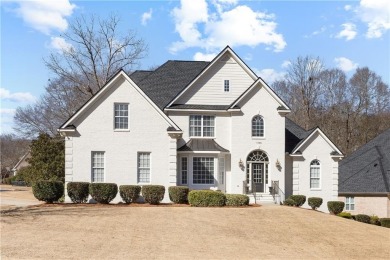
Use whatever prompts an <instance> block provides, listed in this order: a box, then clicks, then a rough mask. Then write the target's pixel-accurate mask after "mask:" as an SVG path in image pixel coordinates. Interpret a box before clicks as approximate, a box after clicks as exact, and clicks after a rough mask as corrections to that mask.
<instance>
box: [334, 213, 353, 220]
mask: <svg viewBox="0 0 390 260" xmlns="http://www.w3.org/2000/svg"><path fill="white" fill-rule="evenodd" d="M337 216H339V217H342V218H347V219H352V214H351V213H349V212H340V213H339V214H337Z"/></svg>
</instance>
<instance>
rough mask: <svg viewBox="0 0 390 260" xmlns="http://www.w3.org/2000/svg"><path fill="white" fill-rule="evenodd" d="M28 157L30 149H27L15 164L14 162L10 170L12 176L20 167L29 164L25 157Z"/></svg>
mask: <svg viewBox="0 0 390 260" xmlns="http://www.w3.org/2000/svg"><path fill="white" fill-rule="evenodd" d="M29 158H31V154H30V151H28V152H27V153H26V154H25V155H23V156H22V157H21V158H20V160H19V162H18V163H17V164H15V166H14V167H13V168H12V170H11V172H12V176H15V175H16V174H17V173H18V171H19V170H20V169H22V168H24V167H27V166H29V165H30V164H29V163H28V161H27V159H29Z"/></svg>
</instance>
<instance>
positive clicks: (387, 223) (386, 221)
mask: <svg viewBox="0 0 390 260" xmlns="http://www.w3.org/2000/svg"><path fill="white" fill-rule="evenodd" d="M379 221H380V222H381V226H382V227H387V228H390V218H381V219H379Z"/></svg>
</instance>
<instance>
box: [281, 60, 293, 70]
mask: <svg viewBox="0 0 390 260" xmlns="http://www.w3.org/2000/svg"><path fill="white" fill-rule="evenodd" d="M290 65H291V61H289V60H285V61H283V63H282V66H281V67H282V68H284V69H286V68H288V67H289V66H290Z"/></svg>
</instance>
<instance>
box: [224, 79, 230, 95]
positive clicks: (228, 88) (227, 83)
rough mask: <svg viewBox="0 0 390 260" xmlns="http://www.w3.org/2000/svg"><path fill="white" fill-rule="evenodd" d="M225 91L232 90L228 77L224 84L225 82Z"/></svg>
mask: <svg viewBox="0 0 390 260" xmlns="http://www.w3.org/2000/svg"><path fill="white" fill-rule="evenodd" d="M223 91H224V92H229V91H230V82H229V80H228V79H225V81H224V84H223Z"/></svg>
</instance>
